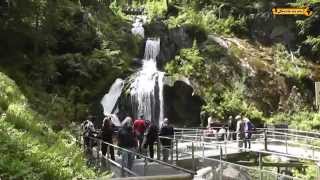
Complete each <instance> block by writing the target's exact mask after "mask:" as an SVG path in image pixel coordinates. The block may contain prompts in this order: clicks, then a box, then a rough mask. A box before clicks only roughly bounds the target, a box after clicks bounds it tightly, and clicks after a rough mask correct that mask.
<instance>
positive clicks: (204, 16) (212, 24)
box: [167, 7, 247, 35]
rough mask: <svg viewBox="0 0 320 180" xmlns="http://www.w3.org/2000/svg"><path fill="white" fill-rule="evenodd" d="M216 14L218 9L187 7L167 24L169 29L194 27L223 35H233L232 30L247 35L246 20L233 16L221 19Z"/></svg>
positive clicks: (170, 18)
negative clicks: (183, 26) (184, 26)
mask: <svg viewBox="0 0 320 180" xmlns="http://www.w3.org/2000/svg"><path fill="white" fill-rule="evenodd" d="M216 12H217V8H213V9H203V10H201V11H196V10H194V9H192V8H190V7H185V8H184V9H183V10H181V11H180V13H179V15H178V16H177V17H173V16H171V17H169V19H168V20H167V24H168V27H169V28H175V27H179V26H182V25H194V26H197V27H198V28H199V29H204V30H205V31H206V32H208V33H216V34H223V35H230V34H232V33H233V32H232V30H238V31H239V32H237V33H246V31H247V29H246V24H245V19H244V18H240V19H239V20H236V19H235V18H234V17H233V16H228V17H227V18H219V17H217V15H216V14H217V13H216Z"/></svg>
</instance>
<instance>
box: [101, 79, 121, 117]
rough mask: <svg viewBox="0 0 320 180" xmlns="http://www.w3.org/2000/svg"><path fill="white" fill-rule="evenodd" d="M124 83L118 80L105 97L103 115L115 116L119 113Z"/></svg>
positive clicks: (102, 102) (102, 101)
mask: <svg viewBox="0 0 320 180" xmlns="http://www.w3.org/2000/svg"><path fill="white" fill-rule="evenodd" d="M123 86H124V81H123V80H122V79H120V78H118V79H117V80H116V81H115V82H114V83H113V84H112V86H111V87H110V90H109V92H108V93H107V94H106V95H104V96H103V98H102V100H101V104H102V106H103V114H104V115H108V114H113V113H116V111H117V102H118V99H119V97H120V95H121V91H122V89H123Z"/></svg>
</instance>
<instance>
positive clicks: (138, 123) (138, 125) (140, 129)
mask: <svg viewBox="0 0 320 180" xmlns="http://www.w3.org/2000/svg"><path fill="white" fill-rule="evenodd" d="M145 130H146V123H145V120H144V118H143V115H141V116H140V118H139V119H136V120H135V121H134V123H133V131H134V134H135V135H136V137H137V138H138V142H139V146H138V152H139V153H142V147H141V145H142V142H143V137H144V132H145ZM138 158H139V157H138Z"/></svg>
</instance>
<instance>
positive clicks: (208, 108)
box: [0, 0, 320, 179]
mask: <svg viewBox="0 0 320 180" xmlns="http://www.w3.org/2000/svg"><path fill="white" fill-rule="evenodd" d="M128 3H129V4H128ZM305 5H308V6H310V7H311V9H312V10H313V14H312V16H310V17H305V16H300V15H294V16H274V15H272V14H271V9H272V7H278V6H279V7H283V6H286V7H287V6H305ZM127 6H133V7H144V9H145V11H146V12H147V23H146V24H145V25H144V27H145V29H146V34H147V35H148V36H158V37H160V38H161V42H163V44H162V45H161V48H162V49H161V51H162V52H163V53H162V55H161V57H160V59H161V63H160V66H161V67H160V68H161V69H162V70H164V71H165V72H166V73H167V75H170V76H172V77H177V78H178V77H181V76H183V77H186V78H188V79H189V80H190V82H191V84H192V86H193V89H194V91H195V93H196V94H197V95H199V96H200V97H202V99H203V100H204V102H205V103H204V105H203V106H202V112H201V116H202V117H203V118H202V119H205V118H204V117H208V116H212V117H214V118H215V119H219V120H221V121H224V119H226V118H227V117H228V116H229V115H237V114H239V113H242V114H244V115H246V116H247V117H249V118H250V119H252V120H253V121H254V122H255V123H257V124H260V125H262V124H264V123H270V124H271V123H276V124H277V123H287V124H289V125H290V126H292V127H295V128H299V129H305V130H311V129H319V128H320V115H319V114H318V113H317V111H316V107H315V100H314V82H315V81H319V78H320V59H319V56H320V1H318V0H309V1H306V0H282V1H269V0H238V1H236V3H235V1H234V0H198V1H190V0H158V1H156V0H144V1H134V0H132V1H128V2H127V1H124V0H122V1H121V0H118V1H111V0H7V1H1V2H0V42H1V43H0V114H1V117H0V143H1V146H0V157H1V159H0V179H9V178H13V179H70V178H72V177H79V178H90V177H95V176H97V175H101V174H99V172H96V171H95V170H94V169H91V168H87V167H86V164H85V161H84V157H83V154H82V152H81V150H80V148H79V147H78V146H77V145H76V142H75V134H74V131H75V129H76V128H75V127H76V126H78V125H79V123H80V122H81V121H83V120H84V119H85V118H86V116H87V115H88V114H90V113H96V112H98V111H101V105H100V99H101V98H102V96H103V95H104V94H105V93H106V91H107V90H108V89H109V87H110V86H111V84H112V83H113V82H114V81H115V79H116V78H119V77H120V78H126V77H128V75H129V74H131V73H132V72H134V71H135V70H136V69H137V68H139V67H137V65H136V64H135V63H134V59H135V58H137V57H141V54H142V51H143V42H144V41H143V39H142V38H140V37H136V36H134V35H132V34H131V31H130V30H131V24H132V19H131V17H130V16H129V15H126V14H125V13H124V12H123V9H124V8H125V7H127ZM180 31H181V32H184V33H185V35H186V37H185V38H179V37H180V36H181V35H179V34H178V33H176V32H180ZM166 47H167V48H166ZM199 124H200V122H199ZM202 124H205V122H202Z"/></svg>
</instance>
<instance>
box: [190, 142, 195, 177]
mask: <svg viewBox="0 0 320 180" xmlns="http://www.w3.org/2000/svg"><path fill="white" fill-rule="evenodd" d="M191 148H192V149H191V156H192V169H193V171H196V162H195V159H194V144H193V141H192V144H191Z"/></svg>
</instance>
